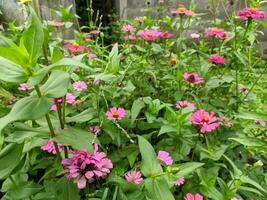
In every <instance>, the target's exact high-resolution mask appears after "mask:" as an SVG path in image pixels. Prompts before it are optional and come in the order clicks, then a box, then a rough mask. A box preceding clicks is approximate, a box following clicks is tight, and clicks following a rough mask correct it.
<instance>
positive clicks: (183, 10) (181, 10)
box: [171, 7, 196, 17]
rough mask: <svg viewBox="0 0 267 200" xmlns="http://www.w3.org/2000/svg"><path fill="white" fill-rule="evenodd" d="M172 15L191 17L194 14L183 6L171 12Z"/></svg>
mask: <svg viewBox="0 0 267 200" xmlns="http://www.w3.org/2000/svg"><path fill="white" fill-rule="evenodd" d="M171 13H172V14H174V15H181V16H184V15H185V16H188V17H193V16H195V15H196V13H194V12H193V11H192V10H187V9H186V8H184V7H181V8H178V9H177V10H174V11H172V12H171Z"/></svg>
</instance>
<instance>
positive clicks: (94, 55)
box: [87, 53, 97, 59]
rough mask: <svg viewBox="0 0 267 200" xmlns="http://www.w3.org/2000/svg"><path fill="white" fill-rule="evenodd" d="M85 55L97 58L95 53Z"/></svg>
mask: <svg viewBox="0 0 267 200" xmlns="http://www.w3.org/2000/svg"><path fill="white" fill-rule="evenodd" d="M87 57H88V58H90V59H95V58H97V55H96V54H95V53H88V54H87Z"/></svg>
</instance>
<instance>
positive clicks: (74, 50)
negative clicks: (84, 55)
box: [65, 43, 87, 53]
mask: <svg viewBox="0 0 267 200" xmlns="http://www.w3.org/2000/svg"><path fill="white" fill-rule="evenodd" d="M65 49H67V50H69V51H70V52H72V53H80V52H83V51H86V50H87V47H86V46H83V45H79V44H77V43H72V44H70V43H69V44H65Z"/></svg>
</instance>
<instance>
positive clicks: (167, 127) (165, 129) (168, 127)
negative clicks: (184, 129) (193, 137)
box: [158, 125, 178, 136]
mask: <svg viewBox="0 0 267 200" xmlns="http://www.w3.org/2000/svg"><path fill="white" fill-rule="evenodd" d="M177 130H178V129H177V128H176V127H174V126H171V125H163V126H162V127H161V128H160V130H159V134H158V136H160V135H162V134H164V133H170V132H177Z"/></svg>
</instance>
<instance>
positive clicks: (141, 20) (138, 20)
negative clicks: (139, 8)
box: [134, 16, 145, 23]
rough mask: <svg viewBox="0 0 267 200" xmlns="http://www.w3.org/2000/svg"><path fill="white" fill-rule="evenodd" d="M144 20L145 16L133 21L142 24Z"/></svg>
mask: <svg viewBox="0 0 267 200" xmlns="http://www.w3.org/2000/svg"><path fill="white" fill-rule="evenodd" d="M144 19H145V16H139V17H135V18H134V20H135V21H137V22H139V23H142V22H144Z"/></svg>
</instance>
